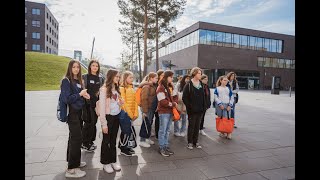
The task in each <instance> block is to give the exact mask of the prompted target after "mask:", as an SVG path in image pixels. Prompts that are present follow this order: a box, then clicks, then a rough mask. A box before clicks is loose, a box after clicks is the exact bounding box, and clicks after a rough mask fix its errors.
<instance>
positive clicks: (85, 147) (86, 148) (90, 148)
mask: <svg viewBox="0 0 320 180" xmlns="http://www.w3.org/2000/svg"><path fill="white" fill-rule="evenodd" d="M81 149H82V150H84V151H86V152H93V151H94V148H93V147H92V146H89V147H87V146H85V145H83V144H82V145H81Z"/></svg>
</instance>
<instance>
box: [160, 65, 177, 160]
mask: <svg viewBox="0 0 320 180" xmlns="http://www.w3.org/2000/svg"><path fill="white" fill-rule="evenodd" d="M172 80H173V72H172V71H170V70H166V71H165V72H164V76H163V78H162V80H161V81H160V84H159V86H158V88H157V91H156V92H157V98H158V107H157V111H158V113H159V118H160V119H159V120H160V121H159V124H160V126H159V134H158V137H159V153H160V154H161V155H162V156H170V155H172V154H174V153H173V152H172V151H171V150H170V148H169V133H170V125H171V121H172V108H173V107H177V105H178V96H177V94H175V93H173V92H174V91H173V86H172Z"/></svg>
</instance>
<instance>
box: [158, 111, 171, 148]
mask: <svg viewBox="0 0 320 180" xmlns="http://www.w3.org/2000/svg"><path fill="white" fill-rule="evenodd" d="M171 119H172V114H159V134H158V140H159V148H160V149H163V148H165V147H169V133H170V125H171V121H172V120H171Z"/></svg>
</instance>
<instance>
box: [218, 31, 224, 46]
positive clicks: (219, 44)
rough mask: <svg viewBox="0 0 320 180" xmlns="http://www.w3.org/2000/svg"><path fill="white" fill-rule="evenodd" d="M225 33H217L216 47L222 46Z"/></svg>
mask: <svg viewBox="0 0 320 180" xmlns="http://www.w3.org/2000/svg"><path fill="white" fill-rule="evenodd" d="M223 38H224V33H223V32H216V45H218V46H222V44H223Z"/></svg>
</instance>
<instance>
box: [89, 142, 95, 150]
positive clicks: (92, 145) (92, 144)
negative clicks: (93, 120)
mask: <svg viewBox="0 0 320 180" xmlns="http://www.w3.org/2000/svg"><path fill="white" fill-rule="evenodd" d="M89 145H91V147H93V149H97V145H96V144H94V143H93V142H92V143H90V144H89Z"/></svg>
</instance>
